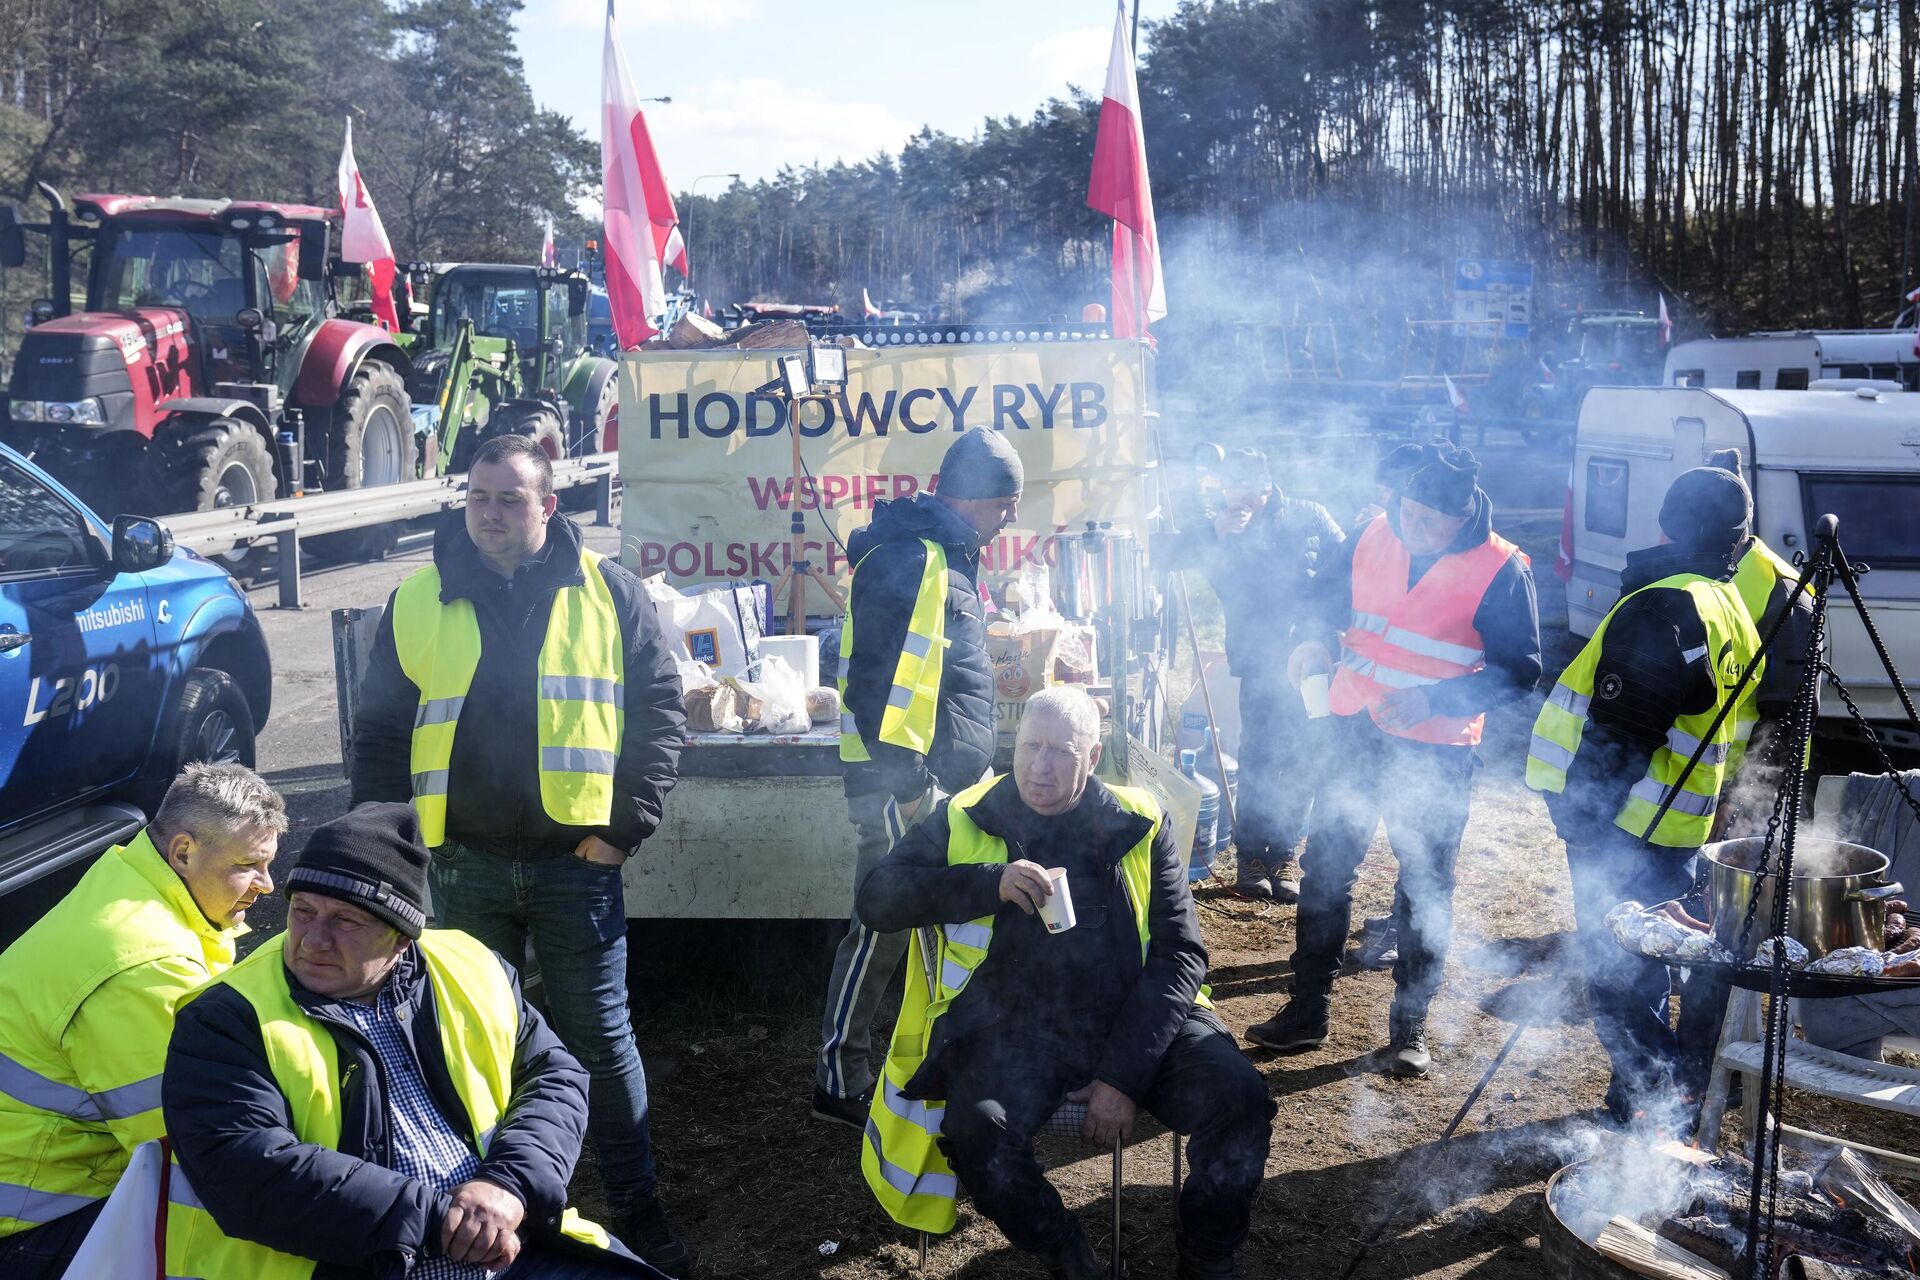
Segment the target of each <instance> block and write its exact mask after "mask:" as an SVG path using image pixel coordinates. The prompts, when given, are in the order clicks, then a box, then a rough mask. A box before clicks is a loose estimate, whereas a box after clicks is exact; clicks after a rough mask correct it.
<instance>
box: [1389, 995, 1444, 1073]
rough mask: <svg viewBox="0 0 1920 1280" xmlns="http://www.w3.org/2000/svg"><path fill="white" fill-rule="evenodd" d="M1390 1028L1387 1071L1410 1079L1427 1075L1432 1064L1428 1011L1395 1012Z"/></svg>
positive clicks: (1390, 1021) (1391, 1017) (1390, 1020)
mask: <svg viewBox="0 0 1920 1280" xmlns="http://www.w3.org/2000/svg"><path fill="white" fill-rule="evenodd" d="M1387 1028H1388V1031H1387V1034H1388V1037H1389V1043H1388V1045H1387V1053H1386V1060H1385V1065H1386V1070H1387V1074H1388V1075H1392V1076H1401V1077H1404V1078H1408V1079H1418V1078H1419V1077H1421V1076H1424V1075H1426V1074H1427V1069H1428V1068H1429V1067H1431V1066H1432V1065H1433V1055H1432V1054H1430V1053H1428V1052H1427V1015H1426V1012H1425V1011H1424V1010H1423V1011H1421V1012H1420V1013H1417V1014H1416V1013H1394V1014H1393V1015H1391V1016H1390V1017H1389V1018H1388V1020H1387Z"/></svg>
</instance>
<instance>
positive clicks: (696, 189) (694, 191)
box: [686, 173, 740, 287]
mask: <svg viewBox="0 0 1920 1280" xmlns="http://www.w3.org/2000/svg"><path fill="white" fill-rule="evenodd" d="M708 178H731V179H732V180H733V181H735V182H738V181H740V175H739V174H737V173H703V174H701V175H700V176H699V177H697V178H695V179H694V180H693V185H692V186H690V187H688V188H687V196H688V198H689V199H691V198H692V197H694V196H697V195H699V194H700V184H701V183H703V182H705V181H706V180H707V179H708ZM686 233H687V235H686V239H687V267H688V268H689V269H688V271H687V285H688V287H692V285H693V271H692V269H691V268H692V267H693V205H692V204H691V203H689V204H688V205H687V226H686Z"/></svg>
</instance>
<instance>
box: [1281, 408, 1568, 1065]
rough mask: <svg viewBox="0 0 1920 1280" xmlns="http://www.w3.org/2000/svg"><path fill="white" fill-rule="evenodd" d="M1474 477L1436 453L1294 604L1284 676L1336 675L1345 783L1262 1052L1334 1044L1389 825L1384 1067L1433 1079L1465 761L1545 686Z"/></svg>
mask: <svg viewBox="0 0 1920 1280" xmlns="http://www.w3.org/2000/svg"><path fill="white" fill-rule="evenodd" d="M1479 472H1480V464H1479V463H1478V462H1477V461H1475V460H1474V457H1473V455H1472V454H1471V453H1468V452H1467V451H1466V450H1464V449H1455V448H1450V447H1448V446H1445V445H1438V446H1433V447H1431V448H1429V450H1428V452H1427V457H1426V459H1425V461H1424V463H1423V465H1422V466H1420V467H1419V469H1417V470H1416V471H1414V472H1413V474H1412V475H1411V476H1410V477H1409V478H1408V479H1407V482H1406V485H1405V487H1404V488H1403V489H1402V490H1401V492H1400V496H1399V498H1398V500H1397V501H1395V502H1392V503H1389V504H1388V506H1387V510H1386V512H1385V513H1384V514H1382V515H1380V516H1377V517H1375V519H1374V520H1373V521H1372V522H1371V523H1370V524H1368V525H1367V527H1366V528H1365V529H1364V530H1362V531H1361V532H1360V533H1359V534H1358V535H1357V536H1355V537H1352V538H1349V539H1348V540H1347V541H1346V542H1345V543H1342V544H1341V545H1340V546H1339V547H1338V548H1337V549H1335V550H1334V551H1333V553H1332V554H1331V555H1330V556H1328V557H1326V558H1325V559H1324V560H1323V562H1322V567H1321V570H1320V572H1319V573H1318V574H1317V575H1316V576H1315V578H1314V580H1313V583H1312V585H1311V586H1310V587H1309V589H1308V591H1307V594H1306V596H1305V597H1304V601H1303V603H1304V606H1305V607H1304V610H1303V614H1304V616H1303V617H1302V618H1300V619H1299V620H1298V621H1297V622H1296V624H1295V628H1294V635H1295V640H1296V646H1295V648H1294V650H1293V654H1292V657H1291V658H1290V659H1289V660H1288V664H1287V676H1288V679H1290V680H1292V681H1293V682H1294V684H1296V685H1300V684H1304V683H1305V682H1306V681H1307V680H1308V679H1311V678H1314V677H1316V676H1325V675H1329V674H1330V675H1331V677H1332V682H1331V689H1330V691H1329V694H1328V698H1327V706H1328V710H1329V711H1331V712H1332V714H1331V716H1329V717H1327V718H1325V719H1323V720H1322V721H1321V722H1320V726H1319V727H1320V728H1321V729H1322V730H1323V731H1324V734H1325V743H1324V749H1323V750H1322V751H1320V752H1319V753H1318V754H1319V755H1320V756H1321V758H1323V759H1328V760H1337V761H1339V762H1340V767H1339V768H1338V769H1336V770H1330V771H1329V776H1327V777H1326V778H1324V779H1323V780H1322V781H1321V783H1320V785H1319V788H1318V790H1317V792H1316V795H1315V797H1314V804H1313V812H1314V830H1313V831H1312V832H1311V834H1309V836H1308V837H1307V846H1306V853H1305V856H1304V857H1303V858H1302V872H1303V874H1302V877H1301V884H1300V906H1299V916H1298V922H1297V923H1298V928H1297V935H1296V942H1295V948H1294V953H1293V998H1292V1000H1291V1001H1290V1002H1289V1003H1288V1004H1287V1005H1286V1007H1284V1008H1283V1009H1281V1010H1280V1012H1279V1013H1278V1014H1277V1015H1275V1016H1274V1017H1272V1018H1270V1019H1268V1020H1267V1021H1265V1022H1262V1023H1260V1024H1259V1025H1257V1026H1254V1027H1250V1028H1248V1029H1247V1033H1246V1034H1247V1039H1249V1040H1251V1041H1252V1042H1253V1043H1254V1044H1257V1045H1261V1046H1263V1047H1265V1048H1269V1049H1305V1048H1312V1047H1314V1046H1317V1045H1319V1044H1321V1043H1322V1042H1324V1041H1325V1040H1326V1037H1327V1022H1328V1016H1327V1011H1328V1005H1329V1003H1330V998H1331V995H1332V991H1333V980H1334V977H1335V976H1336V975H1337V974H1338V973H1339V971H1340V959H1341V951H1342V950H1343V948H1344V946H1345V944H1346V939H1347V933H1348V929H1349V928H1350V926H1351V923H1352V913H1353V885H1354V881H1355V880H1356V879H1357V877H1358V874H1359V867H1360V863H1361V861H1362V860H1363V859H1364V858H1365V857H1366V855H1367V846H1368V845H1369V844H1371V843H1372V841H1373V836H1374V832H1375V831H1376V830H1378V829H1379V826H1380V824H1381V822H1382V821H1383V820H1384V821H1385V823H1386V827H1387V839H1388V841H1389V843H1390V844H1391V845H1392V848H1393V853H1394V856H1395V857H1396V858H1397V859H1398V860H1399V863H1400V880H1399V884H1398V885H1397V886H1396V887H1395V889H1394V895H1393V914H1394V922H1395V924H1396V925H1397V927H1398V929H1399V937H1400V955H1399V958H1398V959H1397V960H1396V961H1395V962H1394V966H1393V980H1394V999H1393V1010H1392V1016H1391V1018H1390V1020H1389V1027H1390V1038H1391V1043H1390V1044H1389V1046H1388V1049H1387V1052H1386V1053H1385V1055H1383V1062H1382V1065H1383V1066H1384V1067H1385V1069H1386V1070H1388V1071H1390V1072H1392V1073H1393V1074H1395V1075H1404V1076H1420V1075H1425V1074H1426V1072H1427V1068H1428V1066H1429V1065H1430V1063H1431V1059H1430V1057H1429V1055H1428V1052H1427V1042H1426V1019H1427V1006H1428V1004H1430V1003H1431V1002H1432V1000H1433V994H1434V991H1435V990H1436V989H1437V988H1438V986H1439V984H1440V974H1441V969H1442V968H1443V966H1444V964H1445V961H1446V951H1447V943H1448V940H1449V938H1450V937H1451V935H1452V932H1453V868H1454V860H1455V858H1456V857H1457V856H1458V855H1459V852H1460V837H1461V834H1462V832H1463V831H1464V830H1465V829H1466V824H1467V808H1468V803H1469V799H1470V796H1471V792H1472V784H1473V771H1474V767H1475V763H1476V760H1475V754H1474V749H1475V748H1476V747H1477V746H1478V745H1479V743H1480V734H1481V730H1482V728H1483V726H1484V725H1485V722H1486V713H1487V712H1488V711H1489V710H1491V709H1492V708H1494V707H1497V706H1500V705H1501V704H1503V703H1506V702H1510V701H1512V700H1513V699H1515V698H1519V697H1522V696H1524V695H1525V694H1526V693H1528V692H1529V691H1530V690H1531V689H1532V688H1533V687H1534V685H1535V684H1536V683H1538V682H1539V679H1540V675H1541V670H1542V668H1541V661H1540V618H1539V609H1538V607H1537V606H1536V604H1535V602H1534V594H1533V573H1532V570H1531V569H1530V568H1529V567H1528V562H1527V557H1526V555H1525V553H1523V552H1522V551H1520V550H1519V548H1517V547H1515V546H1514V545H1513V544H1512V543H1511V542H1508V541H1507V540H1506V539H1505V538H1502V537H1501V536H1500V535H1499V534H1497V533H1495V532H1494V531H1493V504H1492V503H1491V502H1489V501H1488V499H1487V495H1486V493H1485V492H1483V491H1482V490H1481V488H1480V486H1479V484H1478V477H1479ZM1336 637H1337V644H1336ZM1336 652H1338V654H1339V661H1338V663H1337V665H1336V663H1335V661H1334V654H1335V653H1336Z"/></svg>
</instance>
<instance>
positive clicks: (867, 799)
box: [813, 789, 944, 1098]
mask: <svg viewBox="0 0 1920 1280" xmlns="http://www.w3.org/2000/svg"><path fill="white" fill-rule="evenodd" d="M943 798H944V793H942V792H940V791H939V790H937V789H935V790H932V791H929V792H928V793H927V794H926V795H925V796H923V797H922V798H921V800H920V807H919V809H918V810H917V811H916V812H915V814H914V816H915V817H916V818H924V817H926V816H927V814H929V813H931V812H932V811H933V809H934V807H935V806H936V805H937V804H938V803H939V802H940V801H941V800H942V799H943ZM847 817H848V818H850V819H851V820H852V822H853V827H854V831H855V833H856V834H855V841H856V843H855V846H854V861H853V883H854V886H855V887H856V888H858V887H859V884H860V880H861V878H862V877H863V876H865V875H866V874H867V872H868V871H869V870H871V869H872V867H873V865H874V864H875V863H877V862H879V861H880V859H882V858H884V857H886V856H887V853H888V851H889V850H891V849H892V848H893V846H894V845H895V843H897V842H898V841H899V839H900V837H901V836H902V835H904V834H905V833H906V829H907V827H908V825H909V824H908V822H907V821H906V819H905V818H903V817H902V816H901V814H900V806H899V805H898V804H896V803H895V802H894V799H893V797H892V796H891V795H889V794H887V793H886V792H879V793H877V794H875V795H866V796H850V797H848V799H847ZM906 953H907V935H906V934H905V933H875V932H874V931H873V930H871V929H869V928H867V927H866V926H865V925H864V924H861V923H860V918H859V917H858V916H855V917H853V918H852V919H850V920H848V921H847V933H846V936H845V937H843V938H841V939H840V947H839V949H838V950H837V951H835V952H834V953H833V976H832V977H830V978H829V979H828V980H827V1007H826V1010H825V1012H823V1013H822V1014H821V1017H820V1056H819V1059H818V1060H817V1061H816V1062H815V1063H814V1068H813V1078H814V1083H816V1084H818V1085H819V1086H820V1087H821V1088H822V1089H824V1090H826V1092H828V1093H830V1094H832V1095H833V1096H834V1097H836V1098H854V1097H858V1096H859V1095H861V1094H863V1093H865V1092H866V1091H867V1089H868V1088H870V1087H871V1086H872V1084H873V1078H874V1065H873V1062H872V1060H871V1059H872V1057H873V1055H872V1052H871V1043H872V1039H873V1015H874V1014H875V1013H876V1012H877V1011H878V1010H879V1008H880V1001H881V998H882V997H883V996H885V995H886V990H887V984H888V983H889V982H892V981H893V975H894V972H895V971H896V970H897V969H899V967H900V958H901V957H902V956H904V955H905V954H906Z"/></svg>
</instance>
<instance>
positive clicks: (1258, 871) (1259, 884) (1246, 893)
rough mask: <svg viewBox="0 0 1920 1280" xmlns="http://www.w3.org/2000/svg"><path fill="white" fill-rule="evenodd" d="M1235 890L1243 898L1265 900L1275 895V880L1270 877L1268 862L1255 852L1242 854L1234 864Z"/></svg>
mask: <svg viewBox="0 0 1920 1280" xmlns="http://www.w3.org/2000/svg"><path fill="white" fill-rule="evenodd" d="M1233 891H1234V892H1235V893H1237V894H1239V895H1240V896H1241V897H1243V898H1257V899H1259V900H1260V901H1262V902H1265V901H1267V900H1269V899H1271V898H1272V897H1273V881H1272V880H1271V879H1270V878H1268V875H1267V864H1266V862H1265V861H1263V860H1262V859H1260V858H1258V857H1256V856H1254V855H1253V854H1240V855H1238V861H1237V862H1236V864H1235V866H1234V873H1233Z"/></svg>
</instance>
